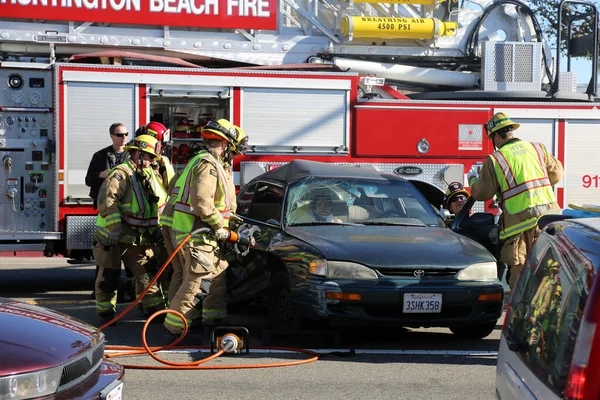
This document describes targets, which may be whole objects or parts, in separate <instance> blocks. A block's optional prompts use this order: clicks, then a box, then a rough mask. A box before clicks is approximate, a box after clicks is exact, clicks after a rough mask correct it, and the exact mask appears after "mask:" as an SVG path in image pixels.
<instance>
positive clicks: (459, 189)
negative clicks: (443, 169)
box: [444, 182, 471, 226]
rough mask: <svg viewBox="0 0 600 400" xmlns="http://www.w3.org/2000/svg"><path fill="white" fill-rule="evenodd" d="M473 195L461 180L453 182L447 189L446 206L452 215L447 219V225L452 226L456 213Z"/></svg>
mask: <svg viewBox="0 0 600 400" xmlns="http://www.w3.org/2000/svg"><path fill="white" fill-rule="evenodd" d="M470 196H471V195H470V194H469V192H467V190H466V189H465V187H464V186H463V185H462V183H460V182H452V183H451V184H449V185H448V189H447V190H446V195H445V200H444V208H445V209H447V210H448V211H450V213H451V214H453V215H452V217H450V218H448V219H446V225H448V226H450V224H451V223H452V221H453V220H454V215H456V214H458V212H459V211H460V210H461V209H462V208H463V206H464V205H465V203H466V202H467V200H468V199H469V197H470Z"/></svg>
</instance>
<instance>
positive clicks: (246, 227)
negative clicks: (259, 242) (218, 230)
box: [221, 224, 260, 257]
mask: <svg viewBox="0 0 600 400" xmlns="http://www.w3.org/2000/svg"><path fill="white" fill-rule="evenodd" d="M224 229H225V230H227V232H229V235H228V236H227V237H226V238H224V239H221V242H223V243H230V244H232V245H233V250H234V251H235V252H236V253H237V254H239V255H240V256H242V257H244V256H246V255H247V254H248V252H249V251H250V249H251V248H252V247H254V246H255V245H256V239H255V238H254V234H256V233H260V228H259V227H258V226H256V225H250V224H241V225H240V226H239V227H238V229H237V230H235V231H234V230H231V229H229V228H224Z"/></svg>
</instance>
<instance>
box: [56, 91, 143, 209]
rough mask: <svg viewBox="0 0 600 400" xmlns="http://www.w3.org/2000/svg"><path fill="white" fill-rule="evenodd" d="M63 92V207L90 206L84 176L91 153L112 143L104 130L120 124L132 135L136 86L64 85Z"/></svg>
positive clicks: (134, 118)
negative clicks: (87, 204) (86, 204)
mask: <svg viewBox="0 0 600 400" xmlns="http://www.w3.org/2000/svg"><path fill="white" fill-rule="evenodd" d="M65 86H66V88H65V91H64V93H65V94H64V108H63V113H64V114H63V118H64V121H65V128H64V143H63V145H64V147H63V151H64V154H65V157H64V174H65V178H64V179H65V181H64V195H65V203H66V204H80V203H82V202H83V203H88V202H89V203H90V204H91V199H90V197H89V192H90V188H89V187H87V186H86V185H85V175H86V173H87V169H88V167H89V164H90V160H91V159H92V156H93V155H94V153H95V152H97V151H99V150H101V149H103V148H105V147H107V146H110V145H111V144H112V141H111V138H110V136H109V132H108V128H109V127H110V126H111V125H112V124H113V123H115V122H122V123H123V124H125V126H126V127H127V130H128V131H129V137H128V138H129V139H128V140H131V138H132V137H133V133H134V132H135V121H136V120H137V115H136V114H137V112H136V107H135V93H136V86H135V85H133V84H115V83H91V82H67V83H66V84H65Z"/></svg>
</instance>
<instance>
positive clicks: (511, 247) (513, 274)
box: [500, 225, 540, 289]
mask: <svg viewBox="0 0 600 400" xmlns="http://www.w3.org/2000/svg"><path fill="white" fill-rule="evenodd" d="M539 234H540V230H539V228H538V227H537V225H536V226H535V227H533V228H531V229H529V230H527V231H525V232H521V233H519V234H518V235H515V236H512V237H510V238H508V239H506V241H505V242H504V245H503V246H502V251H501V253H500V261H502V262H504V263H506V264H507V265H508V277H507V280H508V285H509V286H510V287H511V289H512V288H514V287H515V283H517V278H518V277H519V273H520V272H521V268H523V266H524V265H525V261H526V260H527V255H528V254H529V252H530V251H531V248H532V247H533V243H534V242H535V239H536V238H537V236H538V235H539Z"/></svg>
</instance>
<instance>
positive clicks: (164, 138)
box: [146, 121, 171, 144]
mask: <svg viewBox="0 0 600 400" xmlns="http://www.w3.org/2000/svg"><path fill="white" fill-rule="evenodd" d="M146 134H147V135H150V136H152V137H155V138H156V140H158V141H159V142H161V143H163V144H164V143H168V142H169V141H170V140H171V130H170V129H167V127H166V126H164V125H163V124H161V123H160V122H154V121H153V122H150V123H148V125H146Z"/></svg>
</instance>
